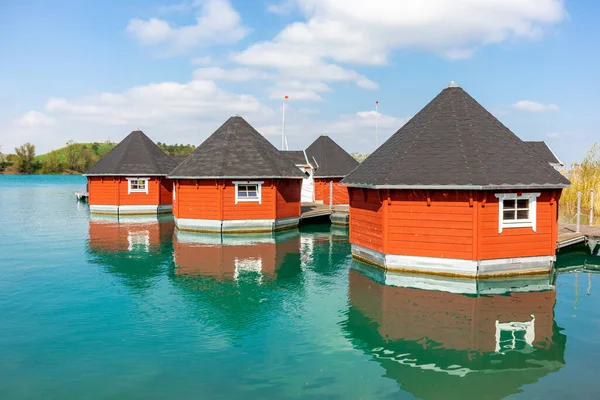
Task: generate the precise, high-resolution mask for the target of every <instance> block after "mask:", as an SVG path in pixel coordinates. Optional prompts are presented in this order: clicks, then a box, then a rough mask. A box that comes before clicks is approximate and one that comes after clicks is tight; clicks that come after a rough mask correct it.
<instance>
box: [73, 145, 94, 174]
mask: <svg viewBox="0 0 600 400" xmlns="http://www.w3.org/2000/svg"><path fill="white" fill-rule="evenodd" d="M91 165H92V154H91V153H90V150H89V149H88V148H86V147H84V149H83V150H81V152H80V153H79V157H78V159H77V169H76V170H77V171H79V172H85V171H87V169H88V168H89V167H90V166H91Z"/></svg>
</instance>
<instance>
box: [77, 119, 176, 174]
mask: <svg viewBox="0 0 600 400" xmlns="http://www.w3.org/2000/svg"><path fill="white" fill-rule="evenodd" d="M176 165H177V162H176V161H175V160H173V159H171V158H170V157H169V156H168V155H167V154H166V153H165V152H164V151H162V149H161V148H160V147H158V146H157V145H156V143H154V142H153V141H152V139H150V138H149V137H148V136H147V135H146V134H145V133H144V132H142V131H140V130H135V131H132V132H131V133H130V134H129V135H127V136H126V137H125V138H124V139H123V140H121V142H120V143H119V144H117V145H116V146H115V147H113V149H112V150H111V151H109V152H108V153H107V154H106V155H105V156H104V157H102V158H101V159H100V160H99V161H98V162H97V163H96V164H94V165H93V166H92V167H91V168H90V169H88V170H87V171H86V172H85V174H84V175H97V176H103V175H104V176H108V175H114V176H125V175H137V176H141V175H147V176H161V175H167V173H168V172H169V171H170V170H171V169H173V168H174V167H175V166H176Z"/></svg>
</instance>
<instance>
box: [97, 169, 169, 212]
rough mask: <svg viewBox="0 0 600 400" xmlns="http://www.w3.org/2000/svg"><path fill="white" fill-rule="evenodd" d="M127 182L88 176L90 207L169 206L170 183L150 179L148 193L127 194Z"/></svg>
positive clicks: (153, 178)
mask: <svg viewBox="0 0 600 400" xmlns="http://www.w3.org/2000/svg"><path fill="white" fill-rule="evenodd" d="M128 185H129V183H128V181H127V178H126V177H121V176H105V177H99V176H88V193H89V198H88V204H90V205H107V206H120V205H159V204H162V205H164V204H171V201H172V200H171V191H172V186H173V185H172V181H171V180H170V179H166V178H163V177H150V180H148V193H147V194H146V193H137V192H136V193H129V194H128V193H127V191H128Z"/></svg>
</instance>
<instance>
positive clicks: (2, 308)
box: [0, 176, 600, 399]
mask: <svg viewBox="0 0 600 400" xmlns="http://www.w3.org/2000/svg"><path fill="white" fill-rule="evenodd" d="M84 185H85V179H84V178H82V177H79V176H0V207H1V210H2V212H1V213H0V268H1V278H0V398H1V399H106V398H110V399H167V398H169V399H255V398H256V399H288V398H303V399H412V398H421V399H445V398H447V399H475V398H477V399H501V398H514V399H555V398H556V399H561V398H567V397H572V398H578V399H598V398H600V381H599V380H598V378H597V375H598V371H600V342H599V339H600V336H599V335H598V330H599V328H600V275H597V274H593V273H588V272H584V271H581V272H572V273H568V274H559V275H558V276H556V277H537V278H528V279H521V280H512V281H487V282H480V283H478V284H475V285H474V284H472V283H471V282H468V281H445V280H439V279H437V280H436V279H427V278H424V277H414V276H402V275H388V276H386V275H385V274H383V273H382V272H381V271H379V270H376V269H373V268H371V267H368V266H366V265H364V264H361V263H358V262H356V261H352V259H351V256H350V245H349V243H348V237H347V232H346V231H345V230H344V229H339V228H330V227H329V226H327V225H312V226H310V225H308V226H304V227H302V228H301V229H300V231H299V232H298V231H291V232H284V233H281V234H277V235H266V236H256V237H252V238H248V237H225V238H224V239H221V238H220V237H218V236H209V235H197V234H175V233H174V228H173V222H172V220H171V219H169V218H166V219H165V218H161V220H160V221H152V220H150V219H136V218H129V219H122V220H120V221H117V220H115V219H111V218H94V217H90V215H89V210H88V208H87V206H86V205H85V204H81V203H77V202H76V201H75V198H74V195H73V192H74V191H75V190H79V189H81V188H82V187H83V186H84ZM598 258H600V257H598V256H592V255H590V254H589V252H587V250H586V249H585V248H583V247H582V248H579V249H577V250H575V251H572V252H565V253H563V254H561V255H560V256H559V260H558V263H559V265H564V266H576V265H579V264H583V263H586V264H589V263H596V264H600V262H599V261H598ZM423 288H429V289H430V290H424V289H423ZM441 288H444V289H445V290H446V291H440V290H436V289H441ZM449 291H450V292H451V291H455V292H456V291H463V292H468V293H470V294H458V293H450V292H449ZM503 292H509V293H503Z"/></svg>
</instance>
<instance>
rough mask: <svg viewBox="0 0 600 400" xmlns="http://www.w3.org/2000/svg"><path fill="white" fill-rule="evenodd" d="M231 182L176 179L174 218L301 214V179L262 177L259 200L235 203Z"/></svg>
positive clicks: (247, 217) (286, 215)
mask: <svg viewBox="0 0 600 400" xmlns="http://www.w3.org/2000/svg"><path fill="white" fill-rule="evenodd" d="M240 180H244V179H243V178H241V179H240ZM233 182H234V181H233V180H221V179H219V180H216V179H178V180H177V183H176V184H177V189H176V194H175V204H174V205H173V215H175V217H176V218H190V219H210V220H221V221H227V220H253V219H275V218H284V217H294V216H300V191H301V184H302V181H301V180H300V179H294V180H287V179H282V180H271V179H267V180H263V181H262V182H263V184H262V186H261V202H260V203H258V202H238V204H235V184H234V183H233Z"/></svg>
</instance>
